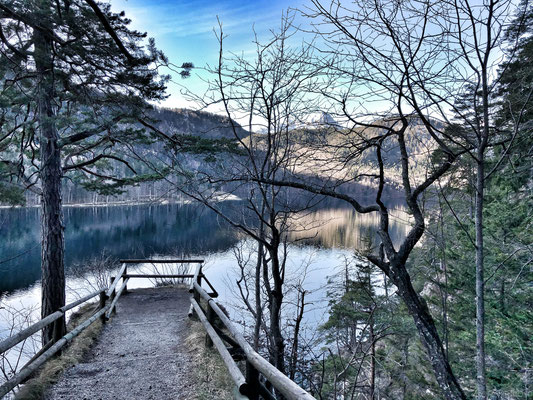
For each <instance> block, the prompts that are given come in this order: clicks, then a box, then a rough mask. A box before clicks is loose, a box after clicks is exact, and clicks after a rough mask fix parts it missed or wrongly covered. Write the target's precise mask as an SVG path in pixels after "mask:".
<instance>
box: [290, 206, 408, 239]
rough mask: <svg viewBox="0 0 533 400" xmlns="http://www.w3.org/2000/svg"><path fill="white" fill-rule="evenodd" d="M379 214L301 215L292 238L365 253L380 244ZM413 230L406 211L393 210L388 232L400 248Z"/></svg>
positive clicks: (332, 211) (335, 211) (328, 211)
mask: <svg viewBox="0 0 533 400" xmlns="http://www.w3.org/2000/svg"><path fill="white" fill-rule="evenodd" d="M378 224H379V215H378V213H375V212H373V213H369V214H359V213H357V212H356V211H355V210H354V209H353V208H352V207H338V208H325V209H319V210H316V211H312V212H305V213H298V214H296V215H295V216H294V218H293V220H292V226H291V227H292V232H291V234H290V238H291V240H293V241H300V242H302V243H306V244H320V245H321V246H323V247H326V248H343V249H364V248H366V247H367V246H368V245H372V246H375V245H376V244H377V243H378V236H377V233H376V231H377V226H378ZM409 227H410V217H409V215H408V214H407V212H406V211H405V209H404V208H401V207H398V208H396V209H392V210H390V222H389V231H390V235H391V238H392V241H393V244H394V245H395V246H396V247H398V246H399V245H400V242H401V240H402V238H404V237H405V236H406V234H407V232H408V230H409Z"/></svg>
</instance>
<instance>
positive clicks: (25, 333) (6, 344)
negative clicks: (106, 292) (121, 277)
mask: <svg viewBox="0 0 533 400" xmlns="http://www.w3.org/2000/svg"><path fill="white" fill-rule="evenodd" d="M102 292H103V290H97V291H95V292H93V293H90V294H88V295H87V296H84V297H82V298H81V299H79V300H76V301H74V302H72V303H70V304H67V305H66V306H63V307H61V308H60V309H59V310H58V311H56V312H55V313H52V314H50V315H48V316H46V317H44V318H43V319H41V320H40V321H38V322H36V323H35V324H33V325H31V326H29V327H28V328H26V329H24V330H22V331H20V332H18V333H16V334H15V335H13V336H10V337H8V338H7V339H5V340H4V341H2V342H0V354H2V353H4V352H5V351H7V350H9V349H10V348H11V347H13V346H16V345H17V344H19V343H20V342H22V341H23V340H24V339H27V338H28V337H30V336H31V335H33V334H34V333H36V332H38V331H40V330H41V329H43V328H44V327H45V326H48V325H49V324H51V323H52V322H54V321H57V320H58V319H59V318H61V317H63V316H64V315H65V313H66V312H67V311H68V310H71V309H72V308H74V307H76V306H78V305H80V304H82V303H85V302H86V301H87V300H90V299H92V298H93V297H96V296H98V295H99V294H100V293H102Z"/></svg>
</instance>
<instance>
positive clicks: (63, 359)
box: [15, 303, 102, 400]
mask: <svg viewBox="0 0 533 400" xmlns="http://www.w3.org/2000/svg"><path fill="white" fill-rule="evenodd" d="M96 307H97V304H96V305H95V304H94V303H91V304H86V305H84V306H83V307H81V308H80V309H79V310H78V311H76V312H75V313H74V314H72V315H71V317H70V319H69V322H68V325H67V329H68V330H69V331H70V330H71V329H72V328H74V327H75V326H76V325H78V324H79V323H81V322H83V321H84V320H85V319H87V318H89V317H90V316H91V315H92V314H93V313H94V311H95V308H96ZM101 329H102V322H101V321H100V320H97V321H96V322H94V323H93V324H92V325H90V326H89V327H88V328H86V329H85V330H84V331H83V332H81V333H80V334H79V335H78V336H77V337H76V338H74V339H73V340H72V342H71V343H70V344H68V345H67V347H66V348H64V349H63V352H62V353H61V355H60V356H59V357H56V358H53V359H51V360H50V361H48V362H47V363H45V364H44V365H43V366H42V367H41V369H40V370H39V372H38V374H37V376H35V377H34V378H32V379H30V380H29V381H28V382H27V383H26V384H25V385H24V386H22V387H21V389H20V390H19V391H18V392H17V393H16V395H15V400H40V399H43V398H44V393H45V391H46V389H47V388H48V387H49V386H50V385H52V384H54V383H55V382H57V381H58V380H59V378H60V377H61V375H62V374H63V372H64V371H65V370H66V369H68V368H70V367H71V366H73V365H75V364H77V363H79V362H80V361H81V360H82V359H83V356H84V355H85V354H86V353H87V351H88V350H89V348H90V347H91V345H92V344H93V342H94V340H95V339H96V337H97V336H98V335H99V334H100V331H101Z"/></svg>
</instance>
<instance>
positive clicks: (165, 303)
mask: <svg viewBox="0 0 533 400" xmlns="http://www.w3.org/2000/svg"><path fill="white" fill-rule="evenodd" d="M189 305H190V303H189V294H188V292H187V291H186V290H185V289H175V288H155V289H138V290H135V291H132V292H129V293H128V294H126V295H124V296H122V297H121V298H120V300H119V302H118V307H117V314H116V315H115V316H114V317H113V318H112V319H111V321H109V322H108V323H107V324H106V325H105V326H104V329H103V330H102V332H101V334H100V336H99V337H98V339H97V340H96V342H95V344H94V345H93V347H92V348H91V350H90V352H89V354H88V355H87V356H86V357H85V359H84V360H83V362H82V363H80V364H78V365H75V366H74V367H72V368H70V369H68V370H67V371H66V372H65V374H64V375H63V376H62V377H61V379H60V380H59V382H58V383H57V384H55V385H54V386H53V387H52V388H50V390H48V392H47V393H46V395H45V399H48V400H58V399H77V400H78V399H79V400H83V399H87V400H89V399H91V400H92V399H96V400H108V399H128V400H130V399H133V400H136V399H143V400H144V399H191V398H194V396H193V393H194V382H193V379H192V377H191V376H192V373H191V369H192V365H193V364H192V355H191V354H190V353H189V352H188V351H187V349H186V345H185V338H186V337H187V331H188V326H189V324H188V321H187V311H188V307H189Z"/></svg>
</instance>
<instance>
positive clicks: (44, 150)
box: [34, 2, 66, 345]
mask: <svg viewBox="0 0 533 400" xmlns="http://www.w3.org/2000/svg"><path fill="white" fill-rule="evenodd" d="M45 7H46V2H45V4H44V5H43V10H44V12H45V13H47V9H46V8H45ZM34 42H35V67H36V71H37V76H38V78H37V79H38V86H37V96H38V109H37V113H38V119H39V130H40V153H41V165H40V179H41V185H42V197H41V205H42V208H41V240H42V250H41V269H42V278H41V279H42V281H41V285H42V303H41V316H42V317H43V318H44V317H46V316H47V315H49V314H52V313H53V312H55V311H57V310H58V309H59V308H60V307H63V306H64V305H65V272H64V268H63V261H64V260H63V257H64V237H63V229H64V227H63V209H62V205H61V202H62V200H61V177H62V171H61V149H60V147H59V146H58V140H59V135H58V132H57V127H56V123H55V113H54V109H53V99H54V75H53V60H52V43H51V40H50V39H49V38H48V37H47V36H46V35H45V34H43V33H42V32H41V31H39V30H35V32H34ZM65 333H66V326H65V319H64V318H60V319H59V320H57V321H56V322H55V323H54V324H52V325H49V326H48V327H46V328H45V329H44V330H43V336H42V342H43V345H44V344H46V343H48V341H50V340H58V339H59V338H60V337H61V336H63V335H64V334H65Z"/></svg>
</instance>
